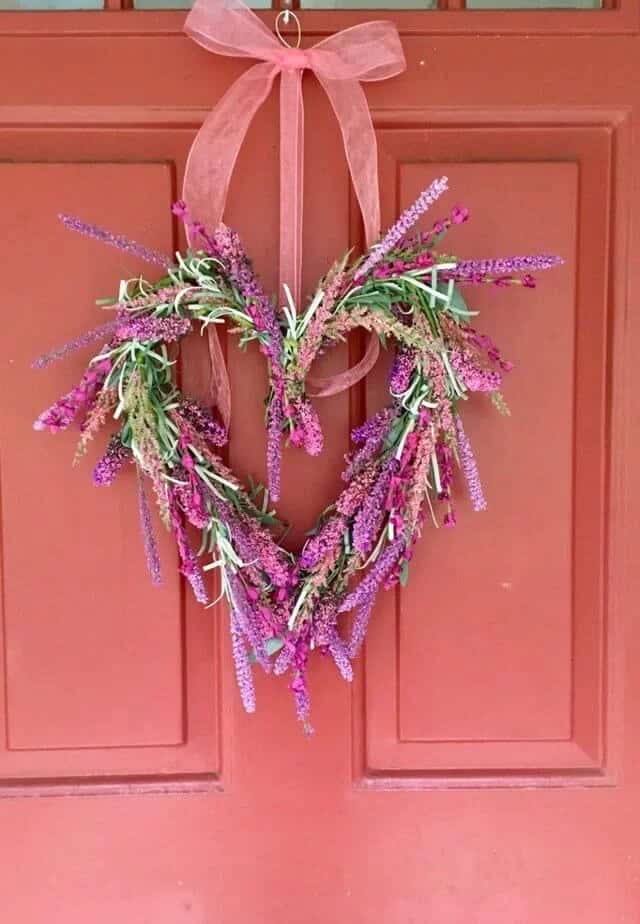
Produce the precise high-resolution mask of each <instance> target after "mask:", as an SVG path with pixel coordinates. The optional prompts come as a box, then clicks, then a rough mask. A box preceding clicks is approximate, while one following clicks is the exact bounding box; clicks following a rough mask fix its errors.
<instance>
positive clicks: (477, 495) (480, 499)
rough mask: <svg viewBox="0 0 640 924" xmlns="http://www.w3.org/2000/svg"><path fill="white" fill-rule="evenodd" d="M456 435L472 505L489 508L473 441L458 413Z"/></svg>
mask: <svg viewBox="0 0 640 924" xmlns="http://www.w3.org/2000/svg"><path fill="white" fill-rule="evenodd" d="M456 435H457V437H458V454H459V456H460V468H461V469H462V474H463V475H464V477H465V480H466V482H467V488H468V491H469V497H470V498H471V506H472V507H473V509H474V510H475V511H476V512H479V511H480V510H486V509H487V502H486V500H485V497H484V492H483V490H482V484H481V482H480V475H479V474H478V466H477V465H476V459H475V456H474V454H473V449H472V448H471V443H470V442H469V440H468V438H467V434H466V433H465V432H464V427H463V426H462V418H461V417H460V415H456Z"/></svg>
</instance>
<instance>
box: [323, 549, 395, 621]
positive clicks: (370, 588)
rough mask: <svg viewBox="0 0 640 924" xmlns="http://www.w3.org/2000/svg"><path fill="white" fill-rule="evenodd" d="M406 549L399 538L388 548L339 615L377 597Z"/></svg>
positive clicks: (345, 600) (345, 602) (351, 594)
mask: <svg viewBox="0 0 640 924" xmlns="http://www.w3.org/2000/svg"><path fill="white" fill-rule="evenodd" d="M403 549H404V539H403V538H402V536H399V537H398V538H397V539H395V540H394V541H393V542H392V543H391V544H390V545H388V546H387V547H386V549H385V550H384V552H383V553H382V555H380V557H379V558H378V559H377V561H376V562H375V564H374V565H373V566H372V567H371V568H370V569H369V573H368V574H367V576H366V577H365V578H363V579H362V580H361V581H360V583H359V584H358V586H357V587H356V588H355V590H353V591H352V592H351V593H350V594H347V596H346V597H345V598H344V600H343V601H342V603H341V604H340V606H339V608H338V612H339V613H348V612H349V610H353V609H356V607H359V606H362V605H363V604H364V603H368V602H369V601H370V600H371V599H372V597H374V596H375V594H376V592H377V590H378V587H379V585H380V583H381V582H382V581H383V580H384V579H385V578H386V576H387V574H388V573H389V571H391V569H392V568H393V566H394V565H395V563H396V561H397V560H398V558H399V557H400V555H401V554H402V550H403Z"/></svg>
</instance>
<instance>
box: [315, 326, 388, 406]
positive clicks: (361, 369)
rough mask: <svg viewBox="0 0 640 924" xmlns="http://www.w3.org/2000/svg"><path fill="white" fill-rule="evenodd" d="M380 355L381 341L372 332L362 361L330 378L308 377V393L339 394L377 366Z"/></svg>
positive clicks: (317, 395) (317, 394)
mask: <svg viewBox="0 0 640 924" xmlns="http://www.w3.org/2000/svg"><path fill="white" fill-rule="evenodd" d="M379 355H380V343H379V341H378V338H377V336H376V335H375V334H371V336H370V337H369V341H368V343H367V349H366V351H365V354H364V356H363V357H362V359H361V360H360V362H358V363H356V364H355V366H351V368H350V369H347V370H346V371H345V372H339V373H338V374H337V375H332V376H329V377H328V378H320V377H317V376H309V378H308V379H307V394H308V395H309V397H310V398H330V397H331V396H332V395H339V394H340V392H342V391H346V390H347V389H348V388H351V386H352V385H355V384H356V382H359V381H360V380H361V379H363V378H364V377H365V376H366V375H368V374H369V372H371V370H372V369H373V367H374V366H375V364H376V362H377V360H378V356H379Z"/></svg>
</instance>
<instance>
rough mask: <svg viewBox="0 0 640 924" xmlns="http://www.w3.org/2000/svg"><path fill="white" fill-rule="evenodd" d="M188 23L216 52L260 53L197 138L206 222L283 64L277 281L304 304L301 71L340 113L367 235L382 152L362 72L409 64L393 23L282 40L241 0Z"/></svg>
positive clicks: (208, 6)
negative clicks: (313, 39)
mask: <svg viewBox="0 0 640 924" xmlns="http://www.w3.org/2000/svg"><path fill="white" fill-rule="evenodd" d="M185 31H186V33H187V34H188V35H189V36H190V37H191V38H192V39H194V40H195V41H196V42H197V43H198V44H199V45H202V47H203V48H206V49H207V50H208V51H212V52H214V53H215V54H219V55H229V56H234V57H235V56H238V57H244V58H258V59H260V60H261V61H262V62H263V63H259V64H254V66H253V67H251V68H249V70H248V71H246V72H245V73H244V74H243V75H242V76H241V77H239V78H238V80H236V82H235V83H234V84H233V85H232V86H231V87H230V89H229V90H228V91H227V92H226V93H225V95H224V96H223V97H222V99H221V100H220V102H219V103H218V105H217V106H216V107H215V109H213V110H212V111H211V113H210V114H209V115H208V116H207V118H206V119H205V121H204V123H203V125H202V127H201V129H200V131H199V132H198V134H197V136H196V138H195V141H194V142H193V145H192V147H191V151H190V153H189V158H188V161H187V167H186V172H185V179H184V192H183V195H184V199H185V200H186V202H187V203H188V205H189V208H190V211H191V214H192V215H194V216H195V217H196V218H197V219H198V221H201V222H203V223H204V224H206V225H208V226H209V227H213V228H215V227H217V226H218V224H219V223H220V222H221V220H222V215H223V212H224V206H225V202H226V199H227V191H228V188H229V181H230V179H231V174H232V172H233V167H234V164H235V162H236V159H237V157H238V152H239V150H240V147H241V145H242V142H243V140H244V137H245V135H246V133H247V129H248V128H249V125H250V124H251V120H252V119H253V117H254V115H255V114H256V112H257V110H258V109H259V108H260V106H261V105H262V103H263V102H264V101H265V99H266V98H267V96H268V95H269V92H270V90H271V87H272V85H273V82H274V80H275V78H276V76H277V75H278V74H280V284H281V286H282V285H283V284H285V283H286V284H287V285H288V286H289V289H290V290H291V293H292V295H293V299H294V303H295V304H296V306H298V305H299V304H300V286H301V263H302V259H301V242H302V175H303V169H302V167H303V143H304V142H303V120H304V112H303V103H302V74H303V71H304V70H305V69H308V70H310V71H313V73H314V74H315V76H316V77H317V79H318V80H319V82H320V83H321V85H322V87H323V88H324V91H325V93H326V94H327V96H328V97H329V100H330V102H331V105H332V107H333V111H334V113H335V115H336V118H337V120H338V124H339V126H340V131H341V133H342V139H343V142H344V148H345V153H346V156H347V162H348V164H349V170H350V172H351V178H352V181H353V186H354V189H355V192H356V196H357V198H358V202H359V204H360V209H361V211H362V218H363V221H364V229H365V235H366V240H367V245H368V246H370V245H371V244H373V243H374V241H375V240H376V239H377V237H378V235H379V233H380V199H379V193H378V154H377V146H376V139H375V134H374V130H373V123H372V121H371V114H370V112H369V107H368V106H367V101H366V98H365V95H364V91H363V89H362V87H361V86H360V81H365V80H366V81H369V80H385V79H386V78H388V77H393V76H395V75H396V74H399V73H400V72H401V71H403V70H404V68H405V66H406V65H405V60H404V54H403V52H402V46H401V44H400V38H399V36H398V31H397V29H396V27H395V26H394V25H393V24H392V23H389V22H369V23H362V24H360V25H357V26H352V27H351V28H350V29H345V30H344V31H343V32H338V33H336V34H335V35H332V36H330V37H329V38H326V39H324V40H323V41H321V42H318V44H317V45H313V46H312V47H311V48H304V49H303V48H291V47H289V46H286V45H283V44H282V43H281V42H280V41H279V40H278V39H277V38H276V37H275V36H274V35H273V33H272V32H271V31H270V30H269V29H268V28H267V27H266V26H265V25H264V23H263V22H262V21H261V20H260V19H259V18H258V17H257V16H256V15H255V13H253V12H252V11H251V10H250V9H249V8H248V7H247V6H245V4H244V3H243V2H242V0H196V2H195V4H194V7H193V9H192V10H191V12H190V13H189V15H188V17H187V20H186V23H185Z"/></svg>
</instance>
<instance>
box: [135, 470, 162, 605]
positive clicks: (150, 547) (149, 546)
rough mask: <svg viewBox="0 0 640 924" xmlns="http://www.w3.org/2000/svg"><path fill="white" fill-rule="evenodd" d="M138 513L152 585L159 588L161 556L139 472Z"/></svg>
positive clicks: (160, 582)
mask: <svg viewBox="0 0 640 924" xmlns="http://www.w3.org/2000/svg"><path fill="white" fill-rule="evenodd" d="M138 511H139V513H140V528H141V530H142V539H143V542H144V553H145V556H146V559H147V568H148V569H149V574H150V575H151V583H152V584H155V585H156V587H158V586H159V585H160V584H162V573H161V569H160V556H159V554H158V544H157V542H156V537H155V535H154V533H153V523H152V521H151V511H150V510H149V504H148V503H147V495H146V494H145V491H144V484H143V481H142V475H141V474H140V472H138Z"/></svg>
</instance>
